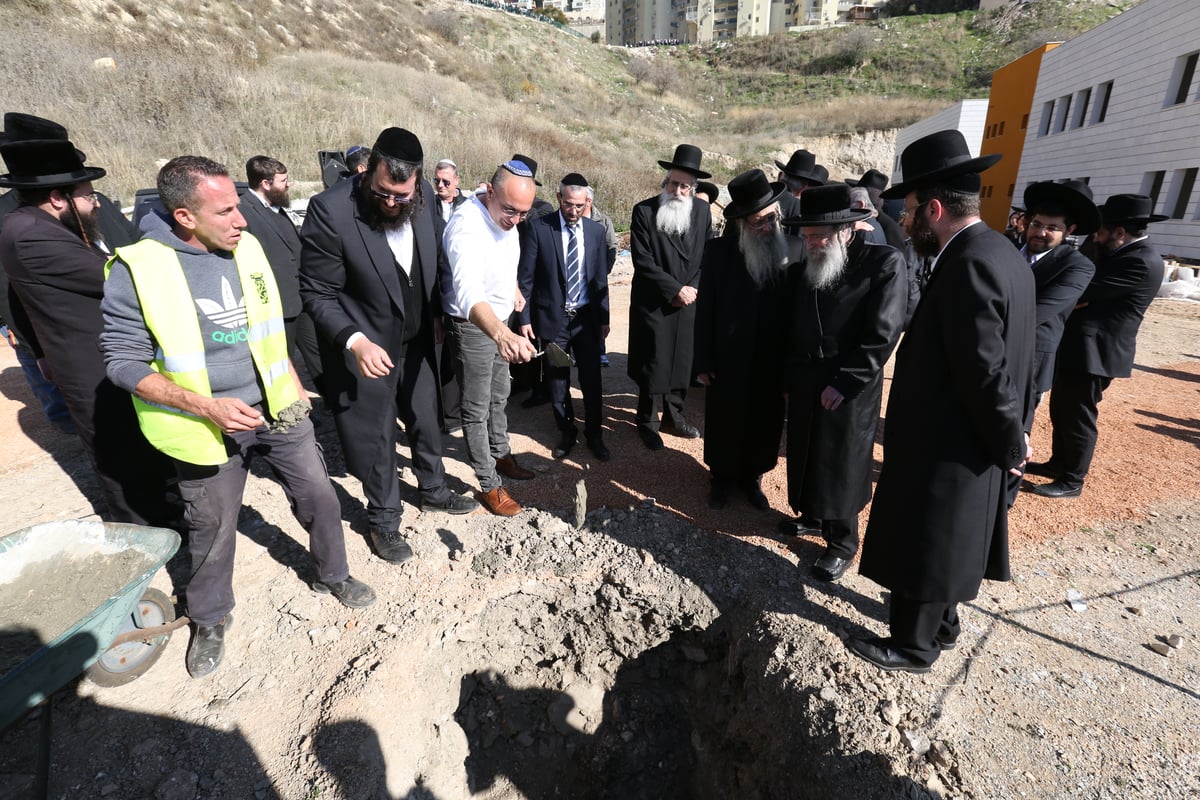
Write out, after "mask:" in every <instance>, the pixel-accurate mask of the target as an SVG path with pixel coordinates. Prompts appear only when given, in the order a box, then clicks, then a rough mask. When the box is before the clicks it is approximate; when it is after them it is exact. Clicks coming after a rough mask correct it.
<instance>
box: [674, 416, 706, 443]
mask: <svg viewBox="0 0 1200 800" xmlns="http://www.w3.org/2000/svg"><path fill="white" fill-rule="evenodd" d="M668 427H669V428H670V430H671V433H674V434H675V435H676V436H678V437H679V438H681V439H699V438H700V429H699V428H697V427H696V426H695V425H693V424H691V423H690V422H688V421H687V420H682V419H681V420H678V421H676V422H672V423H671V424H670V425H669V426H668Z"/></svg>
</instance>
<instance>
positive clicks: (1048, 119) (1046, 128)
mask: <svg viewBox="0 0 1200 800" xmlns="http://www.w3.org/2000/svg"><path fill="white" fill-rule="evenodd" d="M1053 121H1054V101H1053V100H1048V101H1047V102H1046V103H1044V104H1043V105H1042V125H1041V127H1040V128H1038V136H1045V135H1046V134H1048V133H1049V132H1050V123H1052V122H1053Z"/></svg>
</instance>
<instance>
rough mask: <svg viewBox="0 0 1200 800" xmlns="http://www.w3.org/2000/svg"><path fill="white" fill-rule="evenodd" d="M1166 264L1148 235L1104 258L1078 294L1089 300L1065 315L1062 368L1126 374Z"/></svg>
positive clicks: (1060, 353)
mask: <svg viewBox="0 0 1200 800" xmlns="http://www.w3.org/2000/svg"><path fill="white" fill-rule="evenodd" d="M1164 269H1165V267H1164V265H1163V260H1162V256H1160V255H1159V254H1158V252H1157V251H1156V250H1155V249H1154V247H1153V246H1152V245H1151V244H1150V242H1149V240H1147V239H1142V240H1140V241H1137V242H1134V243H1133V244H1131V245H1127V246H1125V247H1123V248H1121V249H1120V250H1118V251H1117V252H1115V253H1113V254H1112V255H1110V256H1107V257H1103V258H1101V259H1100V260H1099V262H1097V266H1096V275H1095V277H1093V278H1092V282H1091V283H1089V284H1088V287H1087V289H1085V290H1084V291H1083V294H1082V295H1080V297H1079V302H1080V303H1086V305H1084V306H1083V307H1082V308H1079V309H1076V310H1075V311H1074V312H1073V313H1072V314H1071V316H1070V317H1069V318H1068V319H1067V324H1066V328H1065V329H1064V331H1063V336H1062V342H1061V343H1060V344H1059V347H1058V368H1059V369H1066V370H1072V371H1075V372H1086V373H1088V374H1090V375H1101V376H1104V377H1108V378H1128V377H1129V375H1130V372H1131V371H1132V369H1133V354H1134V348H1135V345H1136V344H1137V332H1138V328H1139V327H1141V324H1142V318H1143V317H1144V316H1145V314H1146V309H1147V308H1148V307H1149V305H1150V302H1151V301H1152V300H1154V296H1155V294H1157V292H1158V289H1159V287H1160V286H1162V279H1163V271H1164Z"/></svg>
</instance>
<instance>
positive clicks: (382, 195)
mask: <svg viewBox="0 0 1200 800" xmlns="http://www.w3.org/2000/svg"><path fill="white" fill-rule="evenodd" d="M370 191H371V194H373V195H375V196H376V197H378V198H379V199H380V200H382V201H383V202H385V203H387V204H388V205H391V204H392V203H396V204H398V205H402V206H406V205H408V204H410V203H411V202H412V201H413V196H412V192H409V193H408V194H388V193H387V192H381V191H379V190H378V189H374V188H373V189H371V190H370Z"/></svg>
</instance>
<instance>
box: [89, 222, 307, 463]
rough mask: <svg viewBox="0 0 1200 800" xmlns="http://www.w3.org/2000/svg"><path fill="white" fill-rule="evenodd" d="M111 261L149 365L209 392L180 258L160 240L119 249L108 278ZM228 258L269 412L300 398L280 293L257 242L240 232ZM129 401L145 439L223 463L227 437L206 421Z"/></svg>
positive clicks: (185, 456) (179, 455)
mask: <svg viewBox="0 0 1200 800" xmlns="http://www.w3.org/2000/svg"><path fill="white" fill-rule="evenodd" d="M116 260H120V261H121V262H123V263H124V264H125V265H126V266H128V267H129V273H130V275H131V276H132V277H133V285H134V288H135V290H136V291H137V295H138V301H139V302H140V303H141V306H142V316H143V318H144V319H145V321H146V327H147V329H148V330H149V331H150V333H151V335H152V336H153V337H154V339H155V341H156V342H157V344H158V348H159V349H158V351H157V353H156V354H155V358H154V361H152V362H151V363H150V366H151V368H152V369H153V370H154V371H155V372H158V373H160V374H161V375H163V376H165V377H166V378H168V379H169V380H170V381H171V382H172V383H174V384H176V385H177V386H179V387H181V388H183V389H187V390H188V391H192V392H195V393H196V394H199V395H204V396H205V397H212V387H211V385H210V383H209V379H208V366H207V362H206V360H205V355H204V337H203V335H202V334H201V332H200V319H199V317H198V316H197V311H196V304H195V301H194V299H193V298H192V293H191V291H190V290H189V289H188V285H187V280H186V279H185V278H184V275H183V267H182V266H181V265H180V263H179V256H178V255H177V254H176V252H175V251H174V250H172V249H171V248H170V247H168V246H166V245H164V244H162V243H161V242H156V241H154V240H153V239H142V240H141V241H139V242H137V243H136V244H133V245H130V246H128V247H120V248H117V251H116V254H115V255H114V256H113V257H112V258H111V259H109V262H108V264H107V265H105V274H106V275H107V273H108V270H110V269H111V268H112V264H113V262H114V261H116ZM233 260H234V264H235V265H236V266H237V270H238V280H239V283H240V284H241V287H242V297H243V302H244V303H245V306H246V333H247V342H248V344H249V347H250V354H251V356H252V357H253V358H254V366H255V368H256V369H257V371H258V374H259V379H260V381H261V382H262V385H263V390H264V395H265V404H266V407H267V412H268V413H269V414H270V415H271V416H272V417H274V416H277V415H278V414H279V412H280V411H281V410H283V409H284V408H287V407H288V406H289V405H291V404H292V403H294V402H296V401H297V400H299V399H300V396H299V394H297V392H296V383H295V381H293V380H292V377H291V370H289V369H288V355H287V338H286V336H285V334H284V326H283V307H282V305H281V304H280V300H279V290H278V288H277V287H276V285H275V275H274V273H272V272H271V265H270V263H269V262H268V261H267V257H266V254H265V253H263V249H262V245H260V244H259V243H258V240H257V239H255V238H254V237H253V236H251V235H250V234H248V233H246V232H245V231H243V232H242V238H241V241H240V242H239V243H238V247H237V250H236V251H235V253H234V259H233ZM184 309H187V310H188V311H190V313H186V312H185V311H184ZM133 406H134V408H135V409H136V411H137V417H138V423H139V425H140V426H141V428H142V433H143V434H144V435H145V436H146V439H147V440H148V441H149V442H150V443H151V444H152V445H154V446H155V447H156V448H158V449H159V450H161V451H162V452H164V453H166V454H167V455H169V456H171V457H172V458H176V459H178V460H180V461H186V462H188V463H190V464H205V465H217V464H224V463H225V462H226V461H227V460H228V459H229V456H228V453H227V452H226V449H225V443H224V437H223V435H222V434H221V431H220V429H219V428H217V426H216V425H215V424H213V423H212V422H211V421H210V420H208V419H205V418H203V417H198V416H195V415H194V414H189V413H187V412H185V411H182V410H180V409H177V408H170V407H167V406H162V405H157V404H154V403H148V402H146V401H144V400H142V399H140V398H138V397H136V396H135V397H134V398H133Z"/></svg>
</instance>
